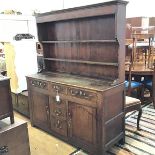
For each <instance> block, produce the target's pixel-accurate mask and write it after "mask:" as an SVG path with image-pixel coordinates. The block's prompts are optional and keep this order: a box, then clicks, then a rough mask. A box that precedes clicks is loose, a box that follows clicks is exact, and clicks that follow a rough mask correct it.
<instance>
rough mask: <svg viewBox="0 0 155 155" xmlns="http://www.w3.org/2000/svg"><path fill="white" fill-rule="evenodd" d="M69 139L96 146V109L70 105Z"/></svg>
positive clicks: (71, 103)
mask: <svg viewBox="0 0 155 155" xmlns="http://www.w3.org/2000/svg"><path fill="white" fill-rule="evenodd" d="M68 131H69V139H70V140H72V141H75V142H77V143H82V144H86V145H89V144H90V145H95V144H96V109H95V108H92V107H87V106H83V105H80V104H77V103H73V102H69V103H68Z"/></svg>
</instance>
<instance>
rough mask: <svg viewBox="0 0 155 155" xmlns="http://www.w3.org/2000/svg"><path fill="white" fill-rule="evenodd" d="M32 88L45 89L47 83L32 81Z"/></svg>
mask: <svg viewBox="0 0 155 155" xmlns="http://www.w3.org/2000/svg"><path fill="white" fill-rule="evenodd" d="M31 84H32V86H35V87H39V88H45V87H46V86H47V84H46V82H42V81H37V80H32V81H31Z"/></svg>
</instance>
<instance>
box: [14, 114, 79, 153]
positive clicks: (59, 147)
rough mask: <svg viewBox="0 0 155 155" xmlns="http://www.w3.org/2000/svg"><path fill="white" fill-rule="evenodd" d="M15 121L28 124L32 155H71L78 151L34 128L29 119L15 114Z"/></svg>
mask: <svg viewBox="0 0 155 155" xmlns="http://www.w3.org/2000/svg"><path fill="white" fill-rule="evenodd" d="M14 114H15V120H18V119H22V120H25V121H27V122H28V133H29V142H30V150H31V155H69V154H71V153H72V152H74V151H75V150H76V148H74V147H73V146H71V145H68V144H67V143H64V142H63V141H61V140H59V139H57V138H55V137H53V136H51V135H49V134H48V133H46V132H44V131H42V130H40V129H37V128H35V127H32V126H31V124H30V121H29V119H27V118H26V117H24V116H22V115H20V114H19V113H17V112H15V113H14Z"/></svg>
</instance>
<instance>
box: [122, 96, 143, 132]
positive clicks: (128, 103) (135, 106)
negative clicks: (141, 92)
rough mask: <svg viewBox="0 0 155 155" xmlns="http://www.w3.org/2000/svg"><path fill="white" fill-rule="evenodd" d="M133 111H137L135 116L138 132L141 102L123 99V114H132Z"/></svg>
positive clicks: (133, 99) (128, 98)
mask: <svg viewBox="0 0 155 155" xmlns="http://www.w3.org/2000/svg"><path fill="white" fill-rule="evenodd" d="M134 110H137V111H138V116H137V130H140V128H139V121H140V118H141V115H142V107H141V101H140V100H139V99H136V98H134V97H129V96H126V97H125V113H128V112H132V111H134Z"/></svg>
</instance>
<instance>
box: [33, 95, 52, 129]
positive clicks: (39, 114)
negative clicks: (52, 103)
mask: <svg viewBox="0 0 155 155" xmlns="http://www.w3.org/2000/svg"><path fill="white" fill-rule="evenodd" d="M31 99H32V121H33V123H34V124H35V125H38V126H39V127H41V128H44V129H47V128H49V126H50V125H49V97H48V95H44V94H41V93H39V92H32V95H31Z"/></svg>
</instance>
